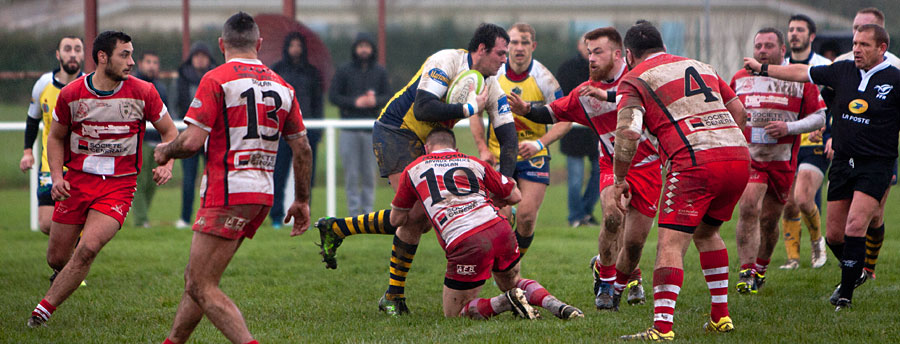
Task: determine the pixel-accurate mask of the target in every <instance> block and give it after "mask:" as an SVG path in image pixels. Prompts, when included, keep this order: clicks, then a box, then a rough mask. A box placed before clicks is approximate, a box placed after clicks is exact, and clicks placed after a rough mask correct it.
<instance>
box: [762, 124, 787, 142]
mask: <svg viewBox="0 0 900 344" xmlns="http://www.w3.org/2000/svg"><path fill="white" fill-rule="evenodd" d="M766 134H768V135H769V136H771V137H772V138H775V139H780V138H782V137H785V136H787V134H788V127H787V123H785V122H782V121H772V122H769V124H766Z"/></svg>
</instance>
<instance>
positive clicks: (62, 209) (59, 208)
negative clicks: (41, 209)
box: [55, 202, 69, 214]
mask: <svg viewBox="0 0 900 344" xmlns="http://www.w3.org/2000/svg"><path fill="white" fill-rule="evenodd" d="M55 211H56V212H57V213H60V214H65V213H68V212H69V207H66V206H65V205H63V204H62V203H61V202H58V203H56V210H55Z"/></svg>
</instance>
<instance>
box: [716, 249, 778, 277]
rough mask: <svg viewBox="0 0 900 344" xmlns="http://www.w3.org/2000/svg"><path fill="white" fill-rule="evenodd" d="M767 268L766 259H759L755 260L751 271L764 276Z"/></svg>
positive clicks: (767, 262)
mask: <svg viewBox="0 0 900 344" xmlns="http://www.w3.org/2000/svg"><path fill="white" fill-rule="evenodd" d="M726 257H727V253H726ZM768 268H769V260H768V259H762V258H759V257H757V258H756V264H755V265H754V267H753V269H755V270H756V273H758V274H760V275H763V276H765V275H766V269H768Z"/></svg>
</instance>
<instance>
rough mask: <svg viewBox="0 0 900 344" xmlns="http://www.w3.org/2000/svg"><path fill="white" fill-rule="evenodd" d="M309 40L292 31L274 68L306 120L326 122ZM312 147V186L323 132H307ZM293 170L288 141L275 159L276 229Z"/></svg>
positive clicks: (273, 214) (319, 78)
mask: <svg viewBox="0 0 900 344" xmlns="http://www.w3.org/2000/svg"><path fill="white" fill-rule="evenodd" d="M306 47H307V45H306V38H305V37H303V35H301V34H300V33H299V32H291V33H289V34H287V36H286V37H285V38H284V46H283V48H282V51H281V53H282V59H281V61H278V62H276V63H275V64H274V65H273V66H272V70H273V71H275V73H278V75H280V76H281V78H282V79H284V81H287V82H288V84H290V85H291V87H293V88H294V96H295V97H296V98H297V104H300V112H301V113H302V114H303V119H322V87H323V86H322V76H321V74H320V73H319V70H318V69H317V68H316V67H315V66H313V65H312V64H310V63H309V58H308V56H309V52H308V51H307V49H306ZM306 137H307V138H309V146H310V148H312V174H311V175H310V178H309V182H310V187H312V185H315V179H316V146H318V145H319V140H320V139H321V138H322V130H321V129H310V130H309V131H308V132H307V136H306ZM290 169H291V149H290V147H288V144H287V142H285V141H284V138H282V139H281V141H280V142H279V143H278V155H277V157H276V158H275V176H274V177H275V196H274V202H273V204H272V210H270V211H269V217H270V218H271V219H272V226H273V227H275V228H276V229H277V228H280V227H281V223H282V220H283V219H284V188H285V184H286V182H287V177H288V175H289V171H290Z"/></svg>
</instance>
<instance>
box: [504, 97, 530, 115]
mask: <svg viewBox="0 0 900 344" xmlns="http://www.w3.org/2000/svg"><path fill="white" fill-rule="evenodd" d="M506 98H507V100H509V109H510V110H512V112H513V113H514V114H517V115H520V116H524V115H525V114H526V113H528V111H529V110H531V108H530V107H529V105H528V103H526V102H525V101H524V100H522V97H519V95H518V94H515V93H510V94H509V95H508V96H507V97H506Z"/></svg>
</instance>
